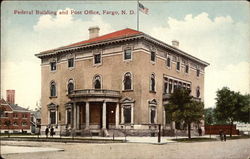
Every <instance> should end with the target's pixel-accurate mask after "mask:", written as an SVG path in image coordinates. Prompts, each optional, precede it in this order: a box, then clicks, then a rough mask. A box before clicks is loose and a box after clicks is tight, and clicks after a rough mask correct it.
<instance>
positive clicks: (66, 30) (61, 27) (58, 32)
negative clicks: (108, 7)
mask: <svg viewBox="0 0 250 159" xmlns="http://www.w3.org/2000/svg"><path fill="white" fill-rule="evenodd" d="M71 10H73V9H70V8H66V9H65V10H64V11H68V12H69V13H70V11H71ZM60 11H62V10H59V11H58V12H57V13H59V12H60ZM76 17H78V18H76ZM91 26H99V27H100V35H102V34H106V33H110V32H112V31H114V30H113V29H112V26H111V25H110V24H109V23H106V22H105V21H104V20H103V19H102V17H101V16H98V15H94V16H92V18H91V19H90V20H82V19H80V18H79V16H74V15H72V14H66V15H60V14H57V15H56V16H52V15H43V16H41V17H40V18H39V19H38V22H37V24H36V25H34V27H33V29H34V33H35V34H36V35H37V37H39V44H41V47H40V49H39V50H38V51H44V50H46V49H51V48H55V47H60V46H63V45H68V44H71V43H73V42H79V41H82V40H87V39H88V38H89V37H88V35H89V33H88V28H89V27H91Z"/></svg>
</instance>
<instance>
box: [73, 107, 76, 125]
mask: <svg viewBox="0 0 250 159" xmlns="http://www.w3.org/2000/svg"><path fill="white" fill-rule="evenodd" d="M73 107H74V124H73V125H74V126H73V128H74V129H76V103H75V102H74V103H73Z"/></svg>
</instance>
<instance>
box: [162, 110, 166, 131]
mask: <svg viewBox="0 0 250 159" xmlns="http://www.w3.org/2000/svg"><path fill="white" fill-rule="evenodd" d="M162 114H163V117H162V120H163V124H162V125H163V127H164V128H165V126H166V110H165V109H164V106H163V113H162Z"/></svg>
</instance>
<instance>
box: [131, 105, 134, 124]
mask: <svg viewBox="0 0 250 159" xmlns="http://www.w3.org/2000/svg"><path fill="white" fill-rule="evenodd" d="M131 124H134V104H131Z"/></svg>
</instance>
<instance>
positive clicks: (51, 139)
mask: <svg viewBox="0 0 250 159" xmlns="http://www.w3.org/2000/svg"><path fill="white" fill-rule="evenodd" d="M1 139H2V140H3V139H4V140H25V141H48V142H78V141H79V142H88V143H91V142H124V141H123V140H117V139H114V140H112V139H98V138H91V137H85V138H82V137H72V136H68V137H61V138H60V137H48V138H46V137H44V136H43V137H41V136H40V137H39V138H38V136H35V135H24V134H19V135H14V134H13V135H11V136H10V137H8V135H4V136H3V135H2V136H1Z"/></svg>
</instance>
